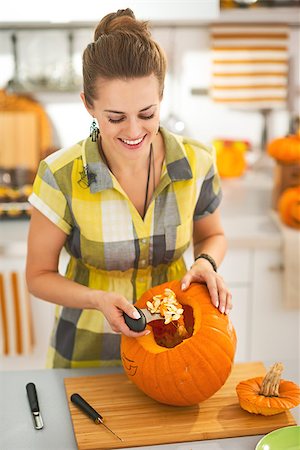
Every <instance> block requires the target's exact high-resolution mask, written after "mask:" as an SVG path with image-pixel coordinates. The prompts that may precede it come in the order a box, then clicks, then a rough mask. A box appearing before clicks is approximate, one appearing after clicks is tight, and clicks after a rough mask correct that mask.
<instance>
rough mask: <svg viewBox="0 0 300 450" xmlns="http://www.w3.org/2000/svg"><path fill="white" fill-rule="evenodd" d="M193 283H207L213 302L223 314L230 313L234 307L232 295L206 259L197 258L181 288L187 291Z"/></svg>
mask: <svg viewBox="0 0 300 450" xmlns="http://www.w3.org/2000/svg"><path fill="white" fill-rule="evenodd" d="M191 283H205V284H206V285H207V288H208V291H209V294H210V297H211V302H212V304H213V305H214V306H215V307H216V308H218V309H219V311H220V312H221V313H222V314H224V313H225V314H228V313H229V311H230V310H231V308H232V301H231V299H232V295H231V293H230V291H229V289H228V287H227V286H226V284H225V282H224V280H223V278H222V277H221V275H219V274H218V273H216V272H215V271H214V270H213V269H212V267H211V264H210V263H209V262H208V261H206V260H205V259H201V260H197V261H196V262H195V263H194V264H193V265H192V267H191V268H190V270H189V271H188V272H187V273H186V274H185V276H184V277H183V278H182V280H181V289H182V290H183V291H185V290H186V289H187V288H188V287H189V285H190V284H191Z"/></svg>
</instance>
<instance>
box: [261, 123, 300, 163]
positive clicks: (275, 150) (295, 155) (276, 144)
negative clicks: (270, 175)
mask: <svg viewBox="0 0 300 450" xmlns="http://www.w3.org/2000/svg"><path fill="white" fill-rule="evenodd" d="M267 152H268V154H269V155H270V156H272V157H273V158H274V159H276V160H277V161H280V162H281V163H284V164H291V163H298V164H299V163H300V130H299V131H298V133H297V134H291V135H289V136H286V137H282V138H278V139H274V140H273V141H271V142H270V143H269V144H268V146H267Z"/></svg>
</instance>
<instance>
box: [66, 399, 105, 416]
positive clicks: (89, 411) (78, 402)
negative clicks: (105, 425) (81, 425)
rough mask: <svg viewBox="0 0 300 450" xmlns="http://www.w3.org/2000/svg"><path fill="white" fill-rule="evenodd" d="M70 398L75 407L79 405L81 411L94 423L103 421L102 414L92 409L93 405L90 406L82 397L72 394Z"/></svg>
mask: <svg viewBox="0 0 300 450" xmlns="http://www.w3.org/2000/svg"><path fill="white" fill-rule="evenodd" d="M70 398H71V402H73V403H75V405H77V406H78V407H79V408H80V409H81V411H83V412H84V413H85V414H87V415H88V416H89V417H90V418H91V419H93V420H94V421H95V420H99V419H101V420H102V419H103V417H102V416H101V414H99V413H98V412H97V411H96V410H95V409H94V408H92V407H91V405H89V404H88V402H87V401H85V400H84V398H82V397H81V395H79V394H72V395H71V397H70Z"/></svg>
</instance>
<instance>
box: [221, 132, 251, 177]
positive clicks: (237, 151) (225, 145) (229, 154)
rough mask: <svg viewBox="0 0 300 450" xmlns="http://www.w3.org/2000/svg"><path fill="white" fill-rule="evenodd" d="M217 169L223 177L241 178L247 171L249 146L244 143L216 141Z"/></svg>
mask: <svg viewBox="0 0 300 450" xmlns="http://www.w3.org/2000/svg"><path fill="white" fill-rule="evenodd" d="M213 145H214V147H215V149H216V155H217V168H218V172H219V174H220V176H221V177H223V178H229V177H240V176H241V175H243V173H244V172H245V170H246V167H247V164H246V159H245V151H246V150H247V149H248V147H249V144H248V143H247V142H244V141H231V140H215V141H214V142H213Z"/></svg>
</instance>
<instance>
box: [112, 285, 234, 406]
mask: <svg viewBox="0 0 300 450" xmlns="http://www.w3.org/2000/svg"><path fill="white" fill-rule="evenodd" d="M165 288H169V289H171V290H172V291H173V292H174V293H175V295H176V298H177V300H178V301H179V303H180V304H181V305H182V307H183V309H184V313H183V317H184V323H185V327H186V329H187V332H188V336H187V337H186V338H184V339H182V338H180V337H179V336H178V334H177V332H176V330H177V329H176V327H175V326H174V323H170V324H168V325H165V324H164V322H163V321H161V320H156V321H153V322H150V324H148V325H147V327H148V328H149V329H150V330H151V333H150V334H148V335H147V336H142V337H140V338H130V337H127V336H124V335H123V336H122V340H121V355H122V363H123V367H124V370H125V372H126V374H127V376H128V377H129V379H130V380H132V381H133V383H135V384H136V385H137V386H138V388H139V389H141V390H142V391H143V392H144V393H145V394H147V395H148V396H149V397H151V398H153V399H155V400H157V401H158V402H161V403H165V404H168V405H176V406H185V405H194V404H197V403H200V402H202V401H204V400H206V399H207V398H209V397H211V396H212V395H213V394H214V393H215V392H217V391H218V390H219V389H220V388H221V387H222V386H223V384H224V383H225V381H226V380H227V378H228V376H229V374H230V372H231V368H232V364H233V359H234V354H235V348H236V334H235V330H234V328H233V326H232V324H231V322H230V319H229V317H228V316H227V315H224V314H221V313H220V312H219V311H218V309H216V308H215V307H214V306H213V305H212V303H211V300H210V295H209V292H208V289H207V287H206V285H202V284H198V283H194V284H192V285H191V286H190V287H189V288H188V289H187V290H186V291H182V290H181V288H180V282H179V281H172V282H168V283H164V284H162V285H160V286H156V287H154V288H152V289H150V290H148V291H147V292H146V293H144V294H143V295H142V297H141V298H140V299H139V300H138V301H137V303H136V304H135V306H137V307H139V308H145V307H146V303H147V301H151V300H152V298H153V296H155V295H159V294H162V293H163V292H164V289H165Z"/></svg>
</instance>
